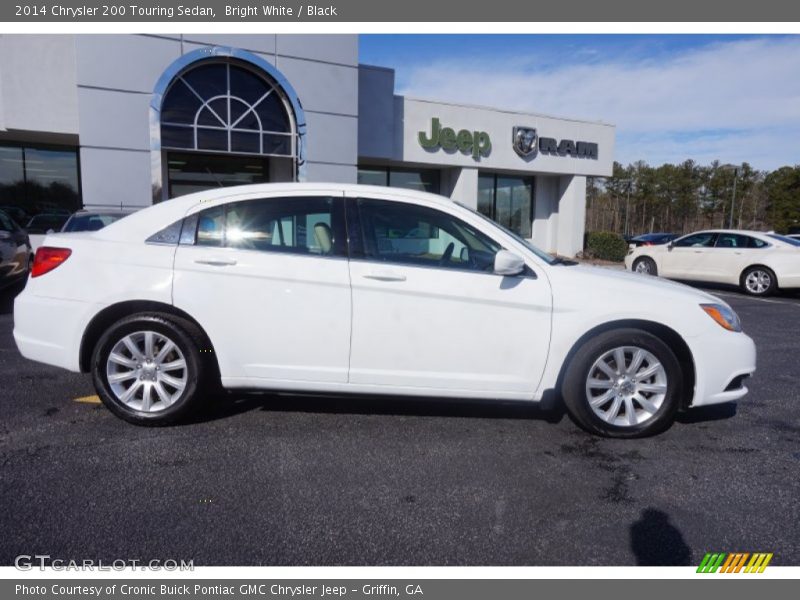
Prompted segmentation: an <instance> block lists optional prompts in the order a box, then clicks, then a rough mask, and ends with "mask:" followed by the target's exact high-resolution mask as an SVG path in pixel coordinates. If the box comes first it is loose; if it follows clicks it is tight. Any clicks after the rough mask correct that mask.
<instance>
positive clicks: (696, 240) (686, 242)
mask: <svg viewBox="0 0 800 600" xmlns="http://www.w3.org/2000/svg"><path fill="white" fill-rule="evenodd" d="M715 237H716V234H714V233H711V232H707V231H706V232H701V233H693V234H692V235H687V236H686V237H684V238H681V239H679V240H677V241H676V242H675V246H676V247H677V248H710V247H712V246H713V245H714V238H715Z"/></svg>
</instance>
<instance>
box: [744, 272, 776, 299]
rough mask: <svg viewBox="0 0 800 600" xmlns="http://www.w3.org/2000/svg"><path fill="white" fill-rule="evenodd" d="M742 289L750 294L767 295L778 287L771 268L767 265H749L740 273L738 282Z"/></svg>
mask: <svg viewBox="0 0 800 600" xmlns="http://www.w3.org/2000/svg"><path fill="white" fill-rule="evenodd" d="M739 283H740V285H741V288H742V291H743V292H744V293H745V294H750V295H751V296H769V295H770V294H772V293H773V292H775V290H776V289H777V287H778V280H777V278H776V277H775V273H773V272H772V269H768V268H767V267H750V268H748V269H745V271H744V273H742V278H741V281H740V282H739Z"/></svg>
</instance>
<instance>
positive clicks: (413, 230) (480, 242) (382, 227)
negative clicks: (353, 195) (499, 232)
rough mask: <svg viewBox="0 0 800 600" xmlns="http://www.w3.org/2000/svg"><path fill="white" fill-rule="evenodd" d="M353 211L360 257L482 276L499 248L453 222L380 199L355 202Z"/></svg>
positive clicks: (421, 208)
mask: <svg viewBox="0 0 800 600" xmlns="http://www.w3.org/2000/svg"><path fill="white" fill-rule="evenodd" d="M358 207H359V216H360V218H361V227H362V237H363V240H364V254H365V257H366V258H369V259H372V260H379V261H384V262H391V263H399V264H407V265H414V266H423V267H441V268H455V269H467V270H472V271H480V272H488V273H491V272H492V270H493V268H494V255H495V254H496V253H497V251H498V250H500V249H501V246H500V245H499V244H497V243H496V242H495V241H493V240H492V239H490V238H489V237H487V236H486V235H484V234H483V233H481V232H479V231H477V230H476V229H474V228H473V227H472V226H470V225H467V224H466V223H464V222H463V221H461V220H459V219H457V218H456V217H453V216H451V215H448V214H447V213H444V212H441V211H438V210H434V209H431V208H427V207H424V206H417V205H414V204H405V203H402V202H390V201H386V200H366V199H360V200H359V201H358ZM434 231H435V232H437V235H436V237H433V236H432V235H431V233H430V232H434Z"/></svg>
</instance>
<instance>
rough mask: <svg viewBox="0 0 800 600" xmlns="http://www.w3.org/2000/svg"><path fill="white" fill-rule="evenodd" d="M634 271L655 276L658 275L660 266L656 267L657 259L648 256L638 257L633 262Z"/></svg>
mask: <svg viewBox="0 0 800 600" xmlns="http://www.w3.org/2000/svg"><path fill="white" fill-rule="evenodd" d="M633 272H634V273H641V274H642V275H653V276H655V275H658V268H657V267H656V261H654V260H653V259H652V258H649V257H647V256H643V257H641V258H637V259H636V261H635V262H634V263H633Z"/></svg>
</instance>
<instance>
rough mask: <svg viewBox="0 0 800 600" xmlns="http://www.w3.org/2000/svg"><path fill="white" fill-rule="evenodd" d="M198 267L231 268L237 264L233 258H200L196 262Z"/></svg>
mask: <svg viewBox="0 0 800 600" xmlns="http://www.w3.org/2000/svg"><path fill="white" fill-rule="evenodd" d="M194 262H196V263H197V264H198V265H210V266H212V267H231V266H233V265H235V264H236V261H235V260H234V259H232V258H198V259H197V260H196V261H194Z"/></svg>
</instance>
